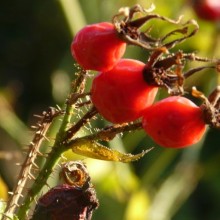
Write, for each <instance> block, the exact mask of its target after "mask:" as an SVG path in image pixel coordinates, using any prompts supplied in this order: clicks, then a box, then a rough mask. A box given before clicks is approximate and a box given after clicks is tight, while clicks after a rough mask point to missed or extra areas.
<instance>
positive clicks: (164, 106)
mask: <svg viewBox="0 0 220 220" xmlns="http://www.w3.org/2000/svg"><path fill="white" fill-rule="evenodd" d="M202 114H203V113H202V110H201V108H200V107H198V106H196V105H195V104H194V103H193V102H192V101H190V100H189V99H187V98H185V97H180V96H171V97H168V98H166V99H163V100H161V101H159V102H157V103H155V104H154V105H152V106H151V107H149V108H148V109H146V111H145V113H144V116H143V120H142V123H143V128H144V130H145V131H146V132H147V134H149V136H151V137H152V139H153V140H154V141H155V142H156V143H157V144H159V145H161V146H163V147H171V148H180V147H186V146H189V145H192V144H195V143H197V142H199V140H200V139H201V138H202V136H203V134H204V132H205V130H206V125H205V122H204V121H203V117H202Z"/></svg>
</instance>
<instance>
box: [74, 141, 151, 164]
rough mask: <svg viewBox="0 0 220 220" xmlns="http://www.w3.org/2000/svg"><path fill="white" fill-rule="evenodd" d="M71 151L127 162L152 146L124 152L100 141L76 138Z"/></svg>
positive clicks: (141, 154)
mask: <svg viewBox="0 0 220 220" xmlns="http://www.w3.org/2000/svg"><path fill="white" fill-rule="evenodd" d="M71 148H72V151H73V152H74V153H76V154H79V155H82V156H86V157H90V158H94V159H99V160H107V161H117V162H123V163H128V162H132V161H135V160H138V159H140V158H141V157H143V156H144V155H145V154H146V153H148V152H149V151H150V150H152V149H153V148H150V149H148V150H145V151H143V152H141V153H139V154H135V155H133V154H126V153H122V152H119V151H117V150H113V149H110V148H108V147H105V146H103V145H101V144H100V143H97V142H95V141H91V140H88V139H83V138H82V139H78V140H76V141H75V142H74V144H73V145H72V146H71Z"/></svg>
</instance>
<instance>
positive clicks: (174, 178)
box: [0, 0, 220, 220]
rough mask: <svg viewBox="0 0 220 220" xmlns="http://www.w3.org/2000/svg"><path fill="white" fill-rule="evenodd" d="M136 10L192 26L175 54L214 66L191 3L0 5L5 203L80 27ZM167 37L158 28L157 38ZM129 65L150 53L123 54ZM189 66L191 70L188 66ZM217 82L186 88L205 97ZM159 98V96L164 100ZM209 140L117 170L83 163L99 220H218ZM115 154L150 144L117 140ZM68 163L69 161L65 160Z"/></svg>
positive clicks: (60, 90)
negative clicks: (195, 30) (150, 11)
mask: <svg viewBox="0 0 220 220" xmlns="http://www.w3.org/2000/svg"><path fill="white" fill-rule="evenodd" d="M136 3H139V4H141V5H142V6H144V7H146V8H148V7H149V6H150V4H151V3H154V4H155V6H156V10H155V12H157V13H159V14H161V15H164V16H168V17H170V18H173V19H174V18H177V17H178V16H179V15H181V14H184V15H185V19H186V20H187V19H192V18H193V19H196V20H197V21H198V23H199V25H200V31H199V33H198V34H197V35H196V36H194V37H192V38H191V39H190V40H187V41H186V42H184V43H183V44H181V45H180V46H178V47H177V48H175V49H174V50H177V49H183V50H184V51H185V52H197V53H198V54H199V55H201V56H204V57H210V58H212V57H220V45H219V42H220V39H219V36H220V35H219V24H218V23H214V22H208V21H204V20H200V19H199V18H197V17H196V14H195V13H194V11H193V9H192V7H191V2H190V1H176V0H154V1H150V0H149V1H146V0H140V1H135V0H78V1H77V0H57V1H54V0H46V1H28V0H22V1H10V0H9V1H1V2H0V178H1V179H0V197H1V198H3V199H5V200H6V199H7V190H9V191H10V190H12V188H13V185H14V184H15V181H16V175H17V174H18V171H19V167H17V166H16V165H15V163H16V162H21V161H22V160H23V153H22V148H23V147H24V146H25V145H26V144H28V141H29V140H30V138H31V137H32V135H33V133H32V132H30V131H29V127H30V125H32V124H33V123H34V122H35V121H36V119H35V118H34V117H33V114H40V113H41V112H42V111H43V110H45V109H47V107H48V106H51V105H52V106H54V105H56V104H59V105H62V104H63V103H64V101H65V97H66V95H67V94H68V89H69V85H70V82H71V79H73V77H74V60H73V59H72V57H71V53H70V44H71V41H72V38H73V36H74V34H75V33H76V32H77V31H78V30H79V29H80V28H82V27H83V26H84V25H85V24H87V23H96V22H101V21H110V20H111V17H112V15H114V14H115V13H116V12H117V11H118V9H119V8H120V7H122V6H132V5H134V4H136ZM168 28H169V25H167V24H161V25H160V26H158V30H157V31H158V33H160V32H161V31H165V32H166V30H167V29H168ZM125 56H126V57H130V58H136V59H139V60H143V61H145V60H146V59H147V52H146V51H143V50H142V49H140V48H134V47H129V48H128V49H127V52H126V55H125ZM193 65H195V64H192V66H193ZM219 83H220V81H219V77H218V76H217V73H215V72H212V71H210V70H209V71H203V72H201V73H198V74H197V75H196V76H195V77H192V78H191V79H190V80H188V81H187V88H190V87H191V86H192V85H196V86H197V88H198V89H199V90H201V91H203V92H204V93H205V94H209V93H210V92H211V91H212V90H213V89H214V87H215V86H216V85H217V84H219ZM160 96H161V97H163V96H164V93H163V92H161V94H160ZM219 134H220V133H219V131H217V130H211V129H210V130H207V133H206V136H205V137H204V139H203V140H202V141H201V142H200V143H199V144H197V145H194V146H192V147H189V148H186V149H180V150H175V149H163V148H161V147H159V146H158V147H156V148H155V149H154V150H153V151H152V152H150V153H149V154H147V155H146V156H145V157H144V158H142V159H141V160H139V161H138V162H135V163H131V164H120V163H111V162H103V161H98V160H91V159H85V160H84V161H85V162H86V163H87V166H88V169H89V170H90V175H91V177H92V182H93V184H94V185H95V188H96V189H97V194H98V198H99V200H100V207H99V209H98V210H97V211H95V213H94V217H93V219H96V220H103V219H104V220H112V219H114V220H122V219H123V220H145V219H146V220H169V219H172V220H197V219H198V220H217V219H220V171H219V167H220V135H219ZM110 145H111V147H115V148H117V149H119V150H121V151H126V152H131V153H137V152H140V151H142V150H143V149H146V148H148V147H151V146H156V144H155V143H154V142H153V141H152V140H151V139H150V138H149V137H147V135H146V134H144V133H143V132H142V131H139V132H134V133H132V134H131V133H130V134H127V135H124V136H123V137H117V138H115V139H114V140H113V141H112V142H111V143H110ZM67 156H68V157H69V159H71V157H73V158H75V156H72V154H68V155H67Z"/></svg>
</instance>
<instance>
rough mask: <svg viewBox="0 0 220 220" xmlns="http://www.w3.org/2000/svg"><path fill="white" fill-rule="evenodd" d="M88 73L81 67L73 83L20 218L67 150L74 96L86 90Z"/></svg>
mask: <svg viewBox="0 0 220 220" xmlns="http://www.w3.org/2000/svg"><path fill="white" fill-rule="evenodd" d="M86 74H87V72H86V71H84V70H82V69H80V71H79V74H78V77H77V78H76V80H75V81H74V84H72V88H71V92H70V95H69V97H68V99H67V102H66V109H65V114H64V116H63V119H62V123H61V125H60V128H59V131H58V132H57V135H56V139H55V142H54V145H53V147H52V150H51V152H50V153H49V154H48V156H47V160H46V162H45V164H44V166H43V168H42V169H41V171H40V172H39V174H38V176H37V178H36V180H35V182H34V183H33V185H32V186H31V188H30V189H29V191H28V193H27V195H26V196H25V198H24V200H23V204H22V205H21V206H20V208H19V210H18V213H17V216H18V218H19V219H25V218H26V216H27V214H28V210H29V208H30V205H31V203H32V202H33V201H34V199H35V197H36V196H37V195H39V193H40V191H41V190H42V188H43V187H44V186H45V185H46V183H47V180H48V178H49V177H50V175H51V173H52V172H53V168H54V167H55V165H56V164H57V163H58V162H59V160H60V157H61V155H62V153H63V152H65V151H66V150H67V148H66V146H65V145H64V144H63V143H64V141H65V138H66V131H67V127H68V125H69V123H70V120H71V117H72V115H73V113H74V104H75V103H76V102H77V100H78V98H77V97H78V96H75V97H76V98H75V99H72V97H74V94H82V93H83V92H84V88H85V80H86Z"/></svg>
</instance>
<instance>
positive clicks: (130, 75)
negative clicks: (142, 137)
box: [91, 59, 158, 123]
mask: <svg viewBox="0 0 220 220" xmlns="http://www.w3.org/2000/svg"><path fill="white" fill-rule="evenodd" d="M144 67H145V64H144V63H142V62H140V61H137V60H132V59H121V60H120V61H119V62H118V63H117V65H116V66H115V67H114V68H113V69H111V70H110V71H107V72H100V73H99V74H98V75H97V76H96V77H95V78H94V80H93V83H92V89H91V99H92V102H93V104H94V105H95V107H96V108H97V110H98V111H99V113H100V114H101V115H102V116H103V117H104V118H105V119H107V120H108V121H110V122H112V123H125V122H130V121H134V120H136V119H138V118H139V117H141V116H142V114H143V112H144V110H145V109H146V108H147V107H148V106H150V105H151V104H152V103H153V101H154V99H155V96H156V94H157V90H158V88H157V87H155V86H150V85H148V84H147V83H146V82H145V81H144V78H143V69H144Z"/></svg>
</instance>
